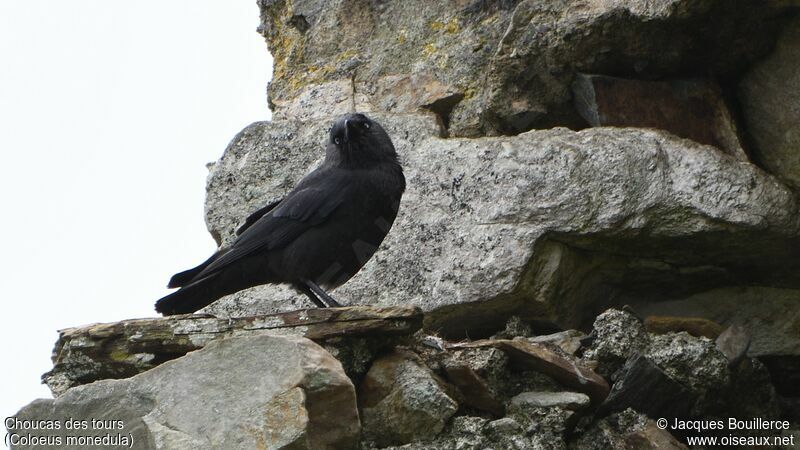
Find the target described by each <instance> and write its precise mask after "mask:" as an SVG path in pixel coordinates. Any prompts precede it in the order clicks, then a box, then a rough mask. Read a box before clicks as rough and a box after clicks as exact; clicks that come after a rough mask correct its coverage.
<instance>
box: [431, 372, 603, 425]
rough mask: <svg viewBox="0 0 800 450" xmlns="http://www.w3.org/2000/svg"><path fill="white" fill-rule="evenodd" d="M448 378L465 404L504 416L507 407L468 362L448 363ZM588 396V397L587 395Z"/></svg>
mask: <svg viewBox="0 0 800 450" xmlns="http://www.w3.org/2000/svg"><path fill="white" fill-rule="evenodd" d="M444 370H445V373H446V374H447V379H448V381H450V382H451V383H453V385H454V386H456V387H457V388H458V390H459V391H460V392H461V394H462V397H463V401H464V404H466V405H468V406H470V407H472V408H475V409H477V410H480V411H486V412H489V413H491V414H494V415H495V416H502V415H503V412H504V411H505V408H504V407H503V404H502V403H500V401H499V400H498V399H497V394H495V393H494V392H492V388H491V387H490V386H489V384H488V383H487V382H486V380H484V379H482V378H481V377H480V376H479V375H478V374H477V373H476V372H475V371H474V370H472V368H471V367H469V366H468V365H466V364H452V363H451V364H448V365H445V367H444ZM587 398H588V397H587Z"/></svg>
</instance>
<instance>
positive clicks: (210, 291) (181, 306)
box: [156, 268, 226, 316]
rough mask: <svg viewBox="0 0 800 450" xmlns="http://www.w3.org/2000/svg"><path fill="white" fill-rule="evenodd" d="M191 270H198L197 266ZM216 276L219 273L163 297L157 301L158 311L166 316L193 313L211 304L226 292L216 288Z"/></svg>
mask: <svg viewBox="0 0 800 450" xmlns="http://www.w3.org/2000/svg"><path fill="white" fill-rule="evenodd" d="M191 270H196V268H195V269H191ZM201 270H202V269H201ZM187 272H188V271H187ZM182 273H183V272H182ZM178 275H180V274H178ZM176 276H177V275H176ZM216 277H217V274H213V275H210V276H208V277H205V278H202V279H200V280H197V281H194V282H192V283H191V284H187V285H185V286H183V287H182V288H180V289H178V290H177V291H175V292H173V293H171V294H169V295H167V296H164V297H162V298H161V299H159V300H158V301H157V302H156V311H157V312H160V313H161V314H163V315H165V316H172V315H175V314H189V313H193V312H195V311H197V310H198V309H201V308H203V307H205V306H208V305H210V304H211V303H213V302H214V300H216V299H218V298H220V297H222V296H223V295H225V294H226V293H223V292H219V289H216V288H215V283H214V278H216ZM173 278H175V277H173Z"/></svg>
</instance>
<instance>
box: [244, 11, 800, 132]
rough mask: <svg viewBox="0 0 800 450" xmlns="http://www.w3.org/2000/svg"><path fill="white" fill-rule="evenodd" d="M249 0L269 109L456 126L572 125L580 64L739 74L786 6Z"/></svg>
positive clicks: (763, 46)
mask: <svg viewBox="0 0 800 450" xmlns="http://www.w3.org/2000/svg"><path fill="white" fill-rule="evenodd" d="M259 5H260V6H261V26H260V27H259V29H260V31H261V33H262V34H263V35H264V37H265V38H266V39H267V42H268V45H269V49H270V52H271V53H272V55H273V57H274V61H275V67H274V74H273V79H272V82H271V83H270V88H269V97H270V102H271V106H272V109H273V110H274V111H275V117H276V118H286V117H294V118H310V117H315V115H317V117H319V116H321V115H328V114H331V113H339V112H342V111H343V110H344V108H346V107H352V105H355V107H356V108H357V109H359V110H364V111H388V112H413V111H417V110H419V109H420V108H426V109H430V110H433V111H437V112H438V113H439V114H440V115H441V116H442V117H443V119H444V121H446V122H449V127H450V130H451V132H452V133H453V134H454V135H457V136H477V135H486V134H497V133H518V132H520V131H525V130H528V129H531V128H534V127H547V126H553V125H571V124H576V123H579V120H580V118H579V117H578V116H577V114H576V113H575V112H574V110H573V108H572V104H571V95H570V84H571V82H572V79H573V77H574V74H575V73H576V72H577V71H583V72H592V73H604V72H608V71H614V72H615V73H617V74H627V75H628V76H641V77H648V78H652V77H663V76H668V75H671V74H676V73H681V72H688V71H690V70H691V71H692V72H695V73H715V74H718V75H720V76H722V77H724V76H726V75H731V74H735V73H736V72H737V71H738V70H741V69H742V68H743V67H746V65H747V64H748V63H749V62H751V61H753V60H754V59H756V58H758V57H760V56H762V55H764V54H765V53H766V52H767V51H768V49H769V43H770V41H771V39H772V38H773V37H774V36H775V35H776V34H777V33H778V31H779V30H780V26H779V25H780V21H779V20H778V18H779V17H780V14H781V13H782V12H784V10H785V7H784V6H783V5H781V4H780V3H779V2H767V4H766V5H765V4H764V3H763V2H760V1H755V0H752V1H744V2H737V3H736V4H731V3H730V2H724V1H714V0H656V1H648V2H632V1H617V2H594V1H587V0H558V1H542V0H524V1H519V0H511V1H503V2H480V1H468V2H465V1H458V0H448V1H440V2H430V1H424V0H407V1H402V2H400V1H387V2H378V3H364V4H362V3H351V2H345V1H341V0H305V1H303V2H288V1H282V0H261V1H259ZM721 48H724V49H725V50H724V51H720V49H721Z"/></svg>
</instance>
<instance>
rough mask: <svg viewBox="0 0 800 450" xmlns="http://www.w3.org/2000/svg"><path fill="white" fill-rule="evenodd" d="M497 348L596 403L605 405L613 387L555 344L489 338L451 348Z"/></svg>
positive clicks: (525, 366)
mask: <svg viewBox="0 0 800 450" xmlns="http://www.w3.org/2000/svg"><path fill="white" fill-rule="evenodd" d="M481 347H494V348H498V349H501V350H503V351H504V352H505V353H506V354H507V355H508V356H509V357H510V358H511V360H512V361H514V362H515V363H516V364H517V365H519V366H521V367H523V368H527V369H530V370H534V371H537V372H540V373H542V374H545V375H547V376H549V377H551V378H553V379H554V380H556V381H558V382H559V383H561V384H562V385H564V386H566V387H569V388H572V389H575V390H577V391H580V392H583V393H585V394H587V395H589V397H591V398H592V400H593V401H595V402H598V403H599V402H602V401H603V400H604V399H605V398H606V396H607V395H608V391H609V386H608V383H607V382H606V381H605V380H604V379H603V377H601V376H599V375H598V374H596V373H595V372H594V371H592V370H591V369H589V368H587V367H584V366H583V365H581V364H580V362H579V361H578V360H577V359H576V358H574V357H572V356H571V355H569V354H567V353H566V352H564V351H563V350H560V349H559V348H558V347H556V346H554V345H547V344H539V343H534V342H528V341H525V340H521V339H515V340H508V339H487V340H479V341H474V342H466V343H459V344H452V345H450V346H448V348H451V349H464V348H481Z"/></svg>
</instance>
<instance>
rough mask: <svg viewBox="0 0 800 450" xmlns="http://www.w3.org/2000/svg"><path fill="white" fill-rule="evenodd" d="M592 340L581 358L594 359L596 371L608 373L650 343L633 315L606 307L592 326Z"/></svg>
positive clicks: (615, 369)
mask: <svg viewBox="0 0 800 450" xmlns="http://www.w3.org/2000/svg"><path fill="white" fill-rule="evenodd" d="M592 333H593V335H594V336H593V337H594V340H593V341H592V344H591V345H590V346H589V348H588V349H587V350H586V352H584V354H583V359H584V360H587V361H597V363H598V366H597V371H598V373H600V374H602V375H605V376H606V377H608V376H611V375H612V374H613V373H614V372H616V371H617V370H619V369H620V368H621V367H622V365H623V364H625V361H627V360H628V359H629V358H630V357H631V356H633V355H634V354H636V353H643V352H644V351H645V350H646V349H647V347H648V346H649V344H650V336H649V335H648V334H647V332H646V331H645V328H644V324H643V323H642V322H641V321H640V320H639V319H638V318H637V317H636V316H634V315H633V314H631V313H629V312H626V311H622V310H619V309H609V310H607V311H605V312H604V313H603V314H600V315H599V316H597V319H595V321H594V325H593V326H592Z"/></svg>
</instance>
